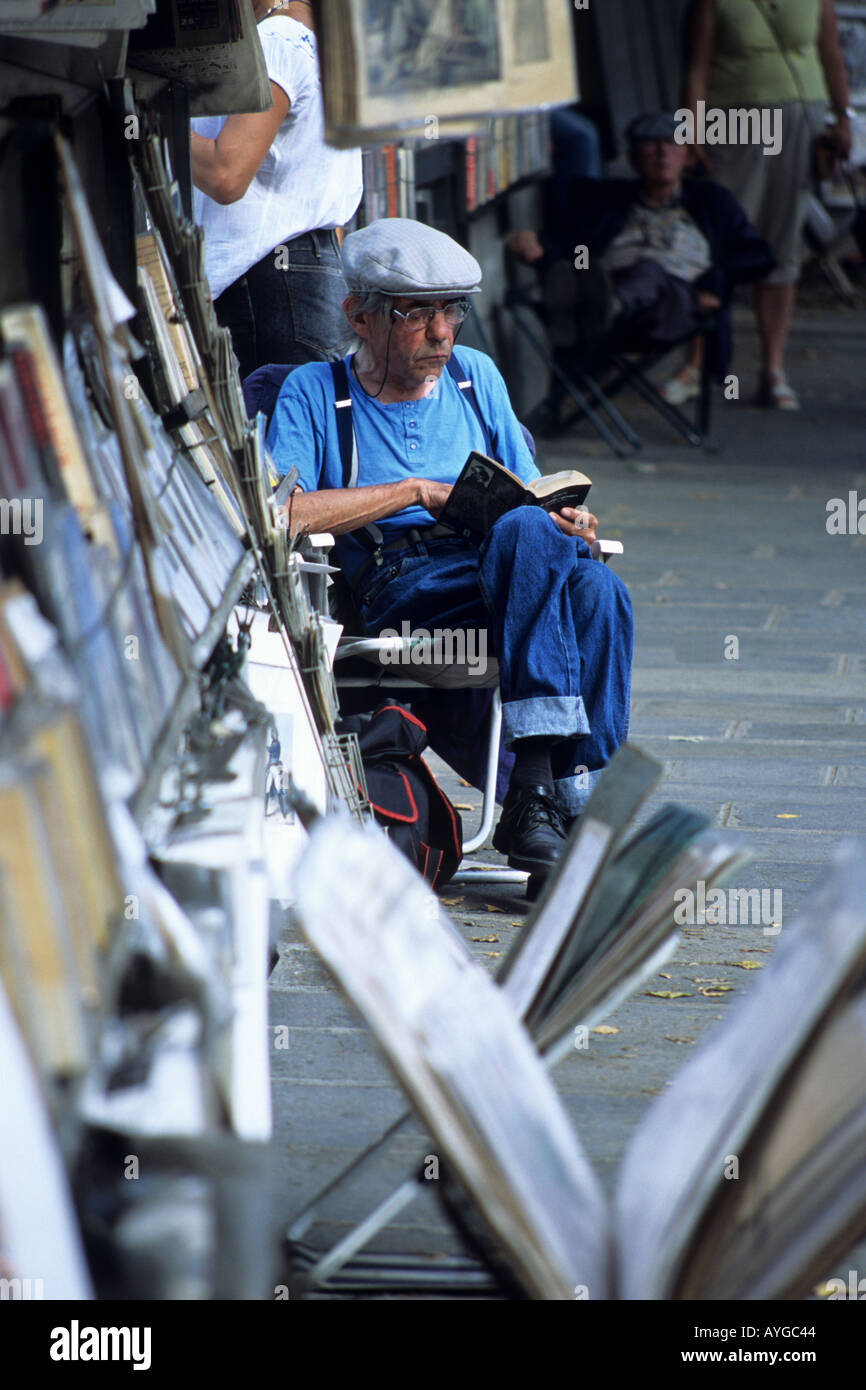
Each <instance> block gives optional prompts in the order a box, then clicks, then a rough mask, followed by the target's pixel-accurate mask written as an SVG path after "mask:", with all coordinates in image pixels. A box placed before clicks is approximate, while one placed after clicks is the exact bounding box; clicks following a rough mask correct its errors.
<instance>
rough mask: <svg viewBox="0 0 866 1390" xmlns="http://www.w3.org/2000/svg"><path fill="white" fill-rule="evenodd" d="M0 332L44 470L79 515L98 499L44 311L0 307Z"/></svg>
mask: <svg viewBox="0 0 866 1390" xmlns="http://www.w3.org/2000/svg"><path fill="white" fill-rule="evenodd" d="M0 332H2V334H3V340H4V343H5V345H6V352H7V355H8V357H9V359H10V361H11V363H12V367H13V369H14V371H15V375H16V378H17V381H18V387H19V392H20V396H21V400H22V403H23V406H24V409H25V412H26V415H27V420H28V423H29V426H30V431H31V434H32V436H33V438H34V440H35V442H36V445H37V448H38V450H39V454H40V458H41V461H42V471H43V474H44V475H45V476H46V477H47V478H48V479H49V480H50V481H52V482H55V481H59V483H60V486H61V487H63V489H64V490H65V492H66V495H67V497H68V498H69V500H70V502H71V503H72V504H73V506H74V507H75V509H76V510H77V512H78V514H79V516H81V517H82V519H85V520H86V518H87V516H88V515H89V512H90V510H91V509H92V508H93V507H94V505H95V504H96V501H97V497H96V493H95V490H94V486H93V478H92V476H91V473H90V469H89V468H88V466H87V460H86V458H85V457H84V451H83V450H82V448H81V440H80V439H79V437H78V431H77V429H76V427H75V418H74V416H73V414H72V408H71V406H70V404H69V397H68V395H67V393H66V385H65V382H64V379H63V373H62V371H61V369H60V363H59V361H58V358H57V353H56V352H55V350H54V344H53V343H52V341H51V336H50V334H49V332H48V324H47V322H46V320H45V314H44V312H43V310H42V309H41V307H40V306H39V305H37V304H21V305H14V306H10V307H9V308H8V309H4V310H3V311H2V312H0Z"/></svg>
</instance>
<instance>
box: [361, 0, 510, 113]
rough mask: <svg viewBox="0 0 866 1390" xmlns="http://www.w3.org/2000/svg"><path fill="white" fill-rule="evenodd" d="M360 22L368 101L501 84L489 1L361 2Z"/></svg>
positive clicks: (496, 33) (494, 9) (493, 9)
mask: <svg viewBox="0 0 866 1390" xmlns="http://www.w3.org/2000/svg"><path fill="white" fill-rule="evenodd" d="M364 20H365V48H366V66H367V84H368V92H369V94H370V96H373V97H375V96H382V97H390V96H394V95H396V94H399V93H400V92H418V91H430V90H431V89H442V88H448V87H464V86H475V85H476V84H478V83H480V82H498V81H500V80H501V78H502V75H503V74H502V59H501V53H500V44H499V25H498V20H497V6H496V5H495V4H494V3H492V0H366V4H365V10H364ZM535 24H536V26H537V15H536V17H535Z"/></svg>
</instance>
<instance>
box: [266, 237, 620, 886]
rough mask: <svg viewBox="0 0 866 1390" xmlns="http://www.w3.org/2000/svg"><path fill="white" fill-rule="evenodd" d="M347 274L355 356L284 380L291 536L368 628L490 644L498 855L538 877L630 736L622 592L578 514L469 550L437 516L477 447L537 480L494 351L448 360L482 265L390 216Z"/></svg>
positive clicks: (281, 443) (361, 244)
mask: <svg viewBox="0 0 866 1390" xmlns="http://www.w3.org/2000/svg"><path fill="white" fill-rule="evenodd" d="M343 265H344V273H345V276H346V280H347V283H348V285H349V288H350V291H351V293H350V294H349V295H348V297H347V298H346V300H345V301H344V306H343V307H344V310H345V313H346V317H347V319H348V321H349V323H350V325H351V327H352V328H353V329H354V331H355V333H356V335H357V337H358V338H359V339H360V349H359V351H357V352H356V353H354V354H350V355H349V356H347V357H346V358H345V359H344V362H343V365H342V371H343V375H342V377H339V378H338V371H339V368H340V364H334V365H335V368H337V372H334V371H332V368H331V366H329V365H328V364H318V363H311V364H309V365H306V366H303V367H300V368H298V369H297V370H296V371H294V372H292V374H291V375H290V376H289V377H288V378H287V379H286V381H285V383H284V385H283V387H282V390H281V392H280V395H279V397H278V400H277V404H276V407H275V409H274V414H273V418H272V421H271V427H270V432H269V435H268V443H269V445H270V448H271V451H272V453H273V456H274V460H275V462H276V464H277V468H278V469H279V470H280V471H281V472H282V473H283V474H285V473H287V472H288V471H289V469H290V468H291V466H292V465H294V466H296V467H297V468H298V470H299V473H300V483H299V490H298V489H296V491H295V492H294V493H293V494H292V496H291V498H290V499H289V502H288V504H287V510H288V524H289V526H290V528H291V530H292V531H293V532H294V531H297V530H298V529H299V528H309V530H310V531H311V532H315V531H330V532H332V533H333V534H334V535H335V536H336V537H337V542H336V558H337V561H338V563H339V564H340V566H341V568H342V570H343V573H344V575H345V577H346V579H347V581H348V583H349V585H350V587H351V589H352V591H353V593H354V596H355V599H356V603H357V606H358V609H359V611H360V614H361V618H362V620H363V623H364V626H365V629H366V631H367V632H369V633H372V634H376V633H378V632H379V631H380V630H381V629H383V628H386V627H388V628H396V629H398V630H399V629H400V627H401V625H402V623H403V621H404V620H408V622H409V623H410V624H411V625H412V627H413V628H425V629H427V630H430V629H435V628H439V629H442V628H446V629H452V630H455V629H464V630H465V629H471V628H478V629H484V630H485V631H486V632H487V633H488V634H489V641H490V643H491V645H492V648H493V654H494V655H495V656H496V657H497V659H498V662H499V674H500V688H501V693H502V702H503V734H504V739H505V742H506V745H507V746H508V747H510V748H512V749H513V751H514V754H515V763H514V768H513V771H512V774H511V779H510V782H509V786H508V792H507V795H506V797H505V801H504V805H503V811H502V816H501V819H500V821H499V825H498V826H497V829H496V832H495V835H494V841H493V843H494V845H495V847H496V848H497V849H498V850H500V851H501V852H502V853H503V854H506V855H507V856H508V861H509V863H510V864H511V865H512V866H513V867H515V868H523V869H527V870H529V872H531V873H538V874H543V873H545V872H546V871H547V870H548V869H549V868H550V866H551V865H552V864H553V863H554V862H555V860H556V858H557V856H558V855H559V853H560V851H561V849H562V847H563V845H564V843H565V839H566V834H567V828H568V822H569V820H570V819H571V818H573V817H574V816H576V815H577V814H578V813H579V812H580V810H581V808H582V805H583V803H584V801H585V800H586V797H587V796H588V794H589V789H590V788H591V786H592V783H593V782H594V781H595V779H596V777H597V776H598V775H599V773H600V771H601V770H602V769H603V768H604V766H605V764H606V763H607V762H608V760H609V759H610V758H611V756H612V755H613V753H614V752H615V750H616V748H617V746H618V745H619V744H620V743H621V742H622V740H623V739H624V738H625V737H626V733H627V729H628V713H629V688H630V670H631V652H632V618H631V605H630V602H629V598H628V594H627V592H626V589H625V586H624V585H623V584H622V582H621V581H620V580H619V579H618V578H617V577H616V575H615V574H613V573H611V572H610V571H609V570H607V569H606V567H605V566H604V565H603V564H602V563H599V562H598V561H596V560H593V559H592V557H591V553H590V550H589V545H588V542H591V541H592V540H593V539H594V538H595V529H594V528H595V526H596V524H597V523H596V519H595V518H594V517H593V516H591V515H588V514H587V513H586V512H579V511H575V510H574V509H571V508H564V509H563V511H562V512H561V513H560V514H554V513H548V512H545V511H544V510H542V508H541V507H536V506H520V507H516V508H515V509H514V510H513V511H511V512H508V513H506V515H504V516H502V517H501V518H500V519H499V520H498V521H497V522H496V523H495V525H494V526H493V527H492V528H491V529H490V531H489V532H488V534H487V536H486V537H485V538H484V540H483V541H482V543H481V544H480V546H476V545H474V544H472V543H471V542H469V541H466V540H463V539H462V538H461V537H459V536H457V535H456V534H455V533H454V532H453V531H450V530H449V529H448V528H447V527H445V526H441V525H437V524H436V518H437V517H438V516H439V513H440V512H441V510H442V508H443V506H444V505H445V501H446V499H447V497H448V495H449V493H450V491H451V487H452V484H453V483H454V482H455V480H456V479H457V477H458V475H459V473H460V471H461V469H462V467H463V465H464V463H465V462H466V459H467V457H468V455H469V454H470V452H471V451H472V450H478V451H480V452H482V453H487V454H493V455H495V456H496V457H497V458H498V459H499V460H500V462H502V463H503V464H505V466H506V467H508V468H510V469H511V470H512V471H513V472H514V473H516V474H518V476H519V477H520V478H522V479H523V480H524V481H525V482H530V481H531V480H532V479H533V478H535V477H538V469H537V468H536V467H535V464H534V461H533V459H532V455H531V453H530V450H529V448H528V446H527V443H526V439H525V437H524V434H523V431H522V429H521V426H520V423H519V421H518V420H517V417H516V416H515V414H514V411H513V410H512V408H511V403H510V401H509V399H508V393H507V391H506V388H505V383H504V382H503V380H502V377H501V376H500V374H499V372H498V371H497V369H496V367H495V366H494V364H493V362H492V361H491V360H490V358H489V357H487V356H485V355H484V354H483V353H480V352H476V351H474V350H472V349H470V348H461V349H460V350H459V354H457V353H455V354H454V362H450V359H451V356H452V352H453V350H454V340H455V337H456V334H457V330H458V328H459V325H460V323H461V322H462V320H463V319H464V317H465V316H466V314H467V312H468V310H469V307H470V304H469V300H468V298H467V296H469V295H473V294H477V293H478V292H479V288H480V280H481V268H480V266H479V265H478V262H477V261H476V260H475V259H474V257H473V256H471V255H469V253H468V252H467V251H465V250H464V249H463V248H462V247H461V246H459V245H458V244H457V243H456V242H455V241H453V240H452V239H451V238H450V237H448V236H445V235H444V233H442V232H438V231H435V230H434V229H433V228H431V227H427V226H425V225H423V224H422V223H419V222H413V221H409V220H407V219H402V218H388V219H385V220H383V221H379V222H374V223H372V224H371V225H370V226H368V227H365V228H363V229H362V230H361V231H358V232H354V233H352V234H351V235H350V236H348V237H346V240H345V243H344V248H343ZM338 380H339V381H341V382H342V383H344V385H343V387H342V388H341V389H339V390H338V389H337V382H338ZM340 396H342V397H343V399H342V400H340V399H339V397H340ZM349 403H350V404H349ZM347 417H350V418H351V427H352V428H353V429H354V443H355V448H354V450H353V451H352V452H351V457H352V459H353V463H352V469H351V474H350V475H349V476H348V477H347V476H346V474H345V473H344V465H345V458H346V452H345V447H343V448H341V438H340V435H341V429H342V430H343V431H345V429H346V423H344V422H346V421H347ZM343 446H345V437H344V439H343ZM347 482H348V486H347V485H346V484H347ZM578 768H580V769H581V771H580V772H578Z"/></svg>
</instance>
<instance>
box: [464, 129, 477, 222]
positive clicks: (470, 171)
mask: <svg viewBox="0 0 866 1390" xmlns="http://www.w3.org/2000/svg"><path fill="white" fill-rule="evenodd" d="M477 164H478V141H477V139H476V137H475V136H474V135H470V136H469V138H468V139H467V141H466V208H467V211H469V212H474V211H475V209H476V208H477V206H478V189H477V185H476V177H477Z"/></svg>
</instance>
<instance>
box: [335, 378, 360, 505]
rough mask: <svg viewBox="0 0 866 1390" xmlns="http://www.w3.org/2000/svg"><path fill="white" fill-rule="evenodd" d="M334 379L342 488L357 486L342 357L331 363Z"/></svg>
mask: <svg viewBox="0 0 866 1390" xmlns="http://www.w3.org/2000/svg"><path fill="white" fill-rule="evenodd" d="M331 375H332V377H333V378H334V409H335V410H336V412H337V439H338V440H339V443H340V462H341V464H342V466H343V487H357V486H358V446H357V444H356V442H355V427H354V425H353V424H352V395H351V392H350V390H349V373H348V372H347V371H346V364H345V362H344V361H343V359H342V357H341V358H340V360H339V362H332V363H331Z"/></svg>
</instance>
